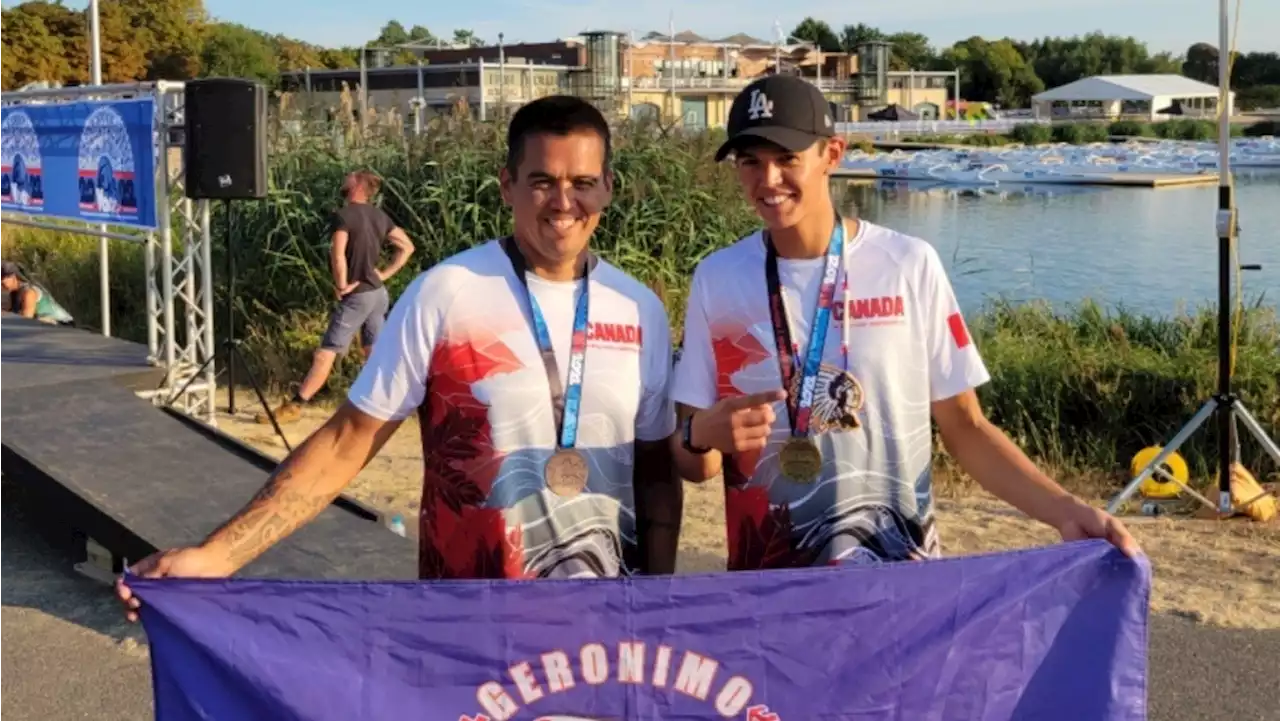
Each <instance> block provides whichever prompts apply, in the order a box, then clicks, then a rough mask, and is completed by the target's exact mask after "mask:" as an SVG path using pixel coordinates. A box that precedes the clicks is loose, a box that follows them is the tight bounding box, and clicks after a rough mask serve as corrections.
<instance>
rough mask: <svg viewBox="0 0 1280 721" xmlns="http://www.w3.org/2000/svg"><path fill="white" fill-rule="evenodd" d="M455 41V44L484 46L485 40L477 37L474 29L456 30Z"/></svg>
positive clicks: (454, 33) (471, 46) (470, 46)
mask: <svg viewBox="0 0 1280 721" xmlns="http://www.w3.org/2000/svg"><path fill="white" fill-rule="evenodd" d="M453 43H454V44H455V45H466V46H467V47H469V48H479V47H484V41H483V40H481V39H480V38H478V37H476V33H475V31H474V30H461V29H459V30H454V31H453Z"/></svg>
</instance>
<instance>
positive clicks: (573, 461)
mask: <svg viewBox="0 0 1280 721" xmlns="http://www.w3.org/2000/svg"><path fill="white" fill-rule="evenodd" d="M587 475H588V470H587V459H585V458H583V457H582V454H581V453H579V452H578V451H576V450H574V449H572V448H561V449H560V450H558V451H556V452H555V453H554V454H552V456H551V457H550V458H548V459H547V465H546V466H545V467H544V468H543V478H544V479H545V480H546V482H547V488H548V489H550V490H551V492H552V493H554V494H556V495H557V496H560V497H562V498H572V497H574V496H576V495H578V494H579V493H581V492H582V491H583V489H585V488H586V487H587Z"/></svg>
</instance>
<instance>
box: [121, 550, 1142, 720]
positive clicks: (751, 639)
mask: <svg viewBox="0 0 1280 721" xmlns="http://www.w3.org/2000/svg"><path fill="white" fill-rule="evenodd" d="M130 583H131V585H132V587H133V588H134V589H135V592H136V593H137V594H138V596H139V597H140V598H141V599H142V601H143V604H144V606H143V610H142V622H143V624H144V627H145V628H146V632H147V635H148V637H149V639H150V642H151V655H152V669H153V673H154V684H155V699H156V719H157V721H196V720H197V719H201V720H205V721H250V720H257V719H261V720H262V721H267V720H268V719H269V720H270V721H292V720H295V719H296V720H298V721H303V720H305V721H390V720H391V719H397V720H399V719H414V720H415V721H416V720H422V721H428V720H430V721H435V720H439V721H484V720H486V719H487V721H535V720H543V721H561V720H562V721H576V720H579V719H586V720H605V719H608V720H610V721H620V720H624V719H626V720H640V719H643V720H644V721H650V720H655V721H656V720H657V719H679V720H681V721H685V720H688V719H743V720H744V721H812V720H814V719H841V721H872V720H873V719H875V720H879V719H884V720H885V721H889V720H893V721H925V720H928V721H951V720H953V719H954V720H956V721H961V720H963V721H997V720H1000V721H1003V720H1005V719H1038V720H1043V721H1057V720H1060V721H1081V720H1082V719H1089V720H1090V721H1139V720H1140V719H1145V718H1146V671H1147V665H1146V642H1147V604H1148V594H1149V589H1150V568H1149V566H1148V565H1147V562H1146V561H1145V560H1138V561H1133V560H1130V559H1127V558H1125V557H1124V556H1123V555H1121V554H1120V553H1119V552H1118V551H1116V550H1115V549H1113V548H1112V547H1111V546H1110V545H1108V544H1106V543H1103V542H1101V541H1090V542H1082V543H1072V544H1064V545H1057V546H1051V547H1047V548H1039V549H1033V550H1026V551H1019V552H1013V553H999V554H992V555H985V556H970V557H963V558H951V559H944V560H936V561H920V562H911V563H899V564H893V565H887V566H881V567H875V568H859V567H829V568H806V569H795V570H779V571H762V572H737V573H718V574H704V575H690V576H674V577H641V578H632V579H626V580H547V581H406V582H376V583H374V582H370V583H361V582H345V581H338V582H327V581H325V582H317V581H269V580H254V579H230V580H189V579H161V580H148V579H141V578H131V579H130Z"/></svg>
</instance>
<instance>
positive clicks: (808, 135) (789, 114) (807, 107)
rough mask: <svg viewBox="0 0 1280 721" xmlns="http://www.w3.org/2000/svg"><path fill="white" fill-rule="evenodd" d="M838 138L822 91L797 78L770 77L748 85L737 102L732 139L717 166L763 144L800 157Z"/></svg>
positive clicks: (732, 115)
mask: <svg viewBox="0 0 1280 721" xmlns="http://www.w3.org/2000/svg"><path fill="white" fill-rule="evenodd" d="M834 137H836V126H835V123H834V122H833V121H832V119H831V106H830V104H828V103H827V99H826V98H825V97H824V96H823V95H822V91H820V90H818V88H817V87H815V86H814V85H813V83H810V82H808V81H806V80H802V79H801V78H798V77H795V76H793V75H770V76H769V77H766V78H761V79H760V80H757V81H755V82H753V83H751V84H750V85H748V86H747V87H746V89H745V90H743V91H742V92H741V93H739V94H738V97H737V98H736V99H735V100H734V102H733V107H732V108H730V110H729V139H728V140H727V141H725V143H724V144H723V145H721V146H720V150H718V151H717V152H716V162H719V161H721V160H724V159H725V157H726V156H728V155H729V153H731V152H733V151H734V150H736V149H737V148H738V147H739V146H743V145H750V144H752V143H756V142H758V141H760V140H765V141H768V142H770V143H772V144H774V145H777V146H778V147H780V148H782V149H784V150H788V151H790V152H792V153H798V152H800V151H802V150H806V149H808V148H809V147H810V146H812V145H813V144H814V143H816V142H818V141H820V140H825V139H830V138H834Z"/></svg>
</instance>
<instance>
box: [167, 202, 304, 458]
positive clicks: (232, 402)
mask: <svg viewBox="0 0 1280 721" xmlns="http://www.w3.org/2000/svg"><path fill="white" fill-rule="evenodd" d="M224 203H225V207H226V211H227V243H226V252H227V299H226V308H225V311H226V314H227V339H226V340H224V341H223V342H222V347H221V348H220V349H219V350H218V351H217V352H215V353H212V354H210V356H209V357H208V358H207V359H205V362H204V364H203V365H201V366H200V369H199V370H198V371H196V372H195V373H193V374H192V375H191V378H190V379H188V380H187V383H186V385H184V386H183V387H182V388H181V389H179V390H178V392H177V393H175V394H173V395H172V396H170V397H169V400H167V401H165V405H166V406H170V405H172V404H173V402H174V401H175V400H176V399H178V398H181V397H182V394H183V392H184V391H186V389H187V386H189V385H191V384H192V383H193V382H194V381H195V380H196V379H197V378H199V377H200V375H201V374H202V373H204V370H205V368H206V367H207V366H208V365H209V364H210V363H212V362H213V361H214V359H215V358H217V357H218V356H219V355H221V354H223V353H225V354H226V358H225V361H226V362H225V363H222V364H219V367H218V373H217V374H215V375H214V377H215V378H216V377H217V376H218V375H220V374H221V373H222V370H223V369H226V371H227V383H228V384H227V400H228V403H227V410H228V412H230V413H232V414H234V413H235V412H236V362H237V361H239V362H240V366H241V367H242V368H244V372H245V374H246V375H248V376H249V385H250V386H252V387H253V392H254V393H255V394H257V396H258V402H260V403H261V404H262V409H263V410H264V411H266V413H267V418H268V419H270V420H271V427H272V428H275V429H276V435H278V436H280V440H281V442H283V443H284V447H285V449H286V450H288V451H289V452H293V446H292V445H291V444H290V443H289V439H288V438H287V437H286V436H285V434H284V430H283V429H282V428H280V422H279V421H277V420H276V414H275V413H274V412H273V411H272V410H271V404H269V403H268V402H267V397H266V395H265V394H264V393H263V392H262V386H260V385H258V379H257V377H256V376H254V374H253V370H252V369H251V368H250V367H249V364H248V363H245V362H244V355H243V353H241V351H240V339H239V338H236V313H235V294H236V260H235V258H236V256H235V234H234V233H232V217H233V216H232V213H231V201H230V200H226V201H224Z"/></svg>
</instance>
